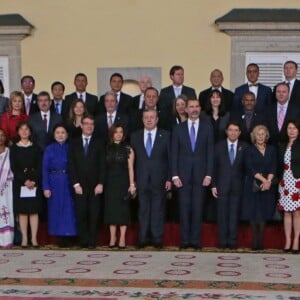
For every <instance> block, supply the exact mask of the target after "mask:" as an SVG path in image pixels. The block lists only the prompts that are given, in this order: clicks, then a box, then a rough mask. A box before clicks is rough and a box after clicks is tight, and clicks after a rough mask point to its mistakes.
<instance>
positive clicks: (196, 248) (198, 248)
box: [190, 244, 202, 251]
mask: <svg viewBox="0 0 300 300" xmlns="http://www.w3.org/2000/svg"><path fill="white" fill-rule="evenodd" d="M190 248H192V249H194V250H195V251H198V250H201V249H202V248H201V247H200V246H199V245H193V244H191V245H190Z"/></svg>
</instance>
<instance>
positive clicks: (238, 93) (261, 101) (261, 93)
mask: <svg viewBox="0 0 300 300" xmlns="http://www.w3.org/2000/svg"><path fill="white" fill-rule="evenodd" d="M249 91H250V90H249V86H248V83H245V84H243V85H241V86H239V87H237V88H236V89H235V91H234V98H233V103H232V111H239V110H242V109H243V105H242V98H243V95H244V94H245V93H248V92H249ZM272 102H273V101H272V90H271V88H269V87H268V86H266V85H263V84H261V83H258V90H257V97H256V106H255V109H256V111H258V112H264V111H265V110H266V109H268V107H269V106H270V105H271V104H272Z"/></svg>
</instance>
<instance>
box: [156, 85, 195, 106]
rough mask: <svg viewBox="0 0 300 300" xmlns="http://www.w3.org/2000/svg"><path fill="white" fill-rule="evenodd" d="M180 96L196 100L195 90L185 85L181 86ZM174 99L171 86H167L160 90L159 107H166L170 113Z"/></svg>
mask: <svg viewBox="0 0 300 300" xmlns="http://www.w3.org/2000/svg"><path fill="white" fill-rule="evenodd" d="M181 94H184V95H186V96H187V97H188V98H190V99H197V96H196V92H195V90H194V89H193V88H191V87H188V86H185V85H184V86H182V91H181ZM175 98H176V96H175V92H174V88H173V85H169V86H167V87H165V88H163V89H161V91H160V95H159V101H158V103H159V105H160V106H161V107H167V109H168V110H171V111H172V109H173V103H174V100H175Z"/></svg>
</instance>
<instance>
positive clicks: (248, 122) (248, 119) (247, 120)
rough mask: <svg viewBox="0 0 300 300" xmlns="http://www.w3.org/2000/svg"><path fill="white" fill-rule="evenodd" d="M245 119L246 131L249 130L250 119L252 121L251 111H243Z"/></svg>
mask: <svg viewBox="0 0 300 300" xmlns="http://www.w3.org/2000/svg"><path fill="white" fill-rule="evenodd" d="M245 121H246V127H247V131H250V127H251V121H252V113H251V112H246V113H245Z"/></svg>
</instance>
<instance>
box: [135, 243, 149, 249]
mask: <svg viewBox="0 0 300 300" xmlns="http://www.w3.org/2000/svg"><path fill="white" fill-rule="evenodd" d="M146 247H147V244H145V243H138V245H137V246H136V248H137V249H144V248H146Z"/></svg>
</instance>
